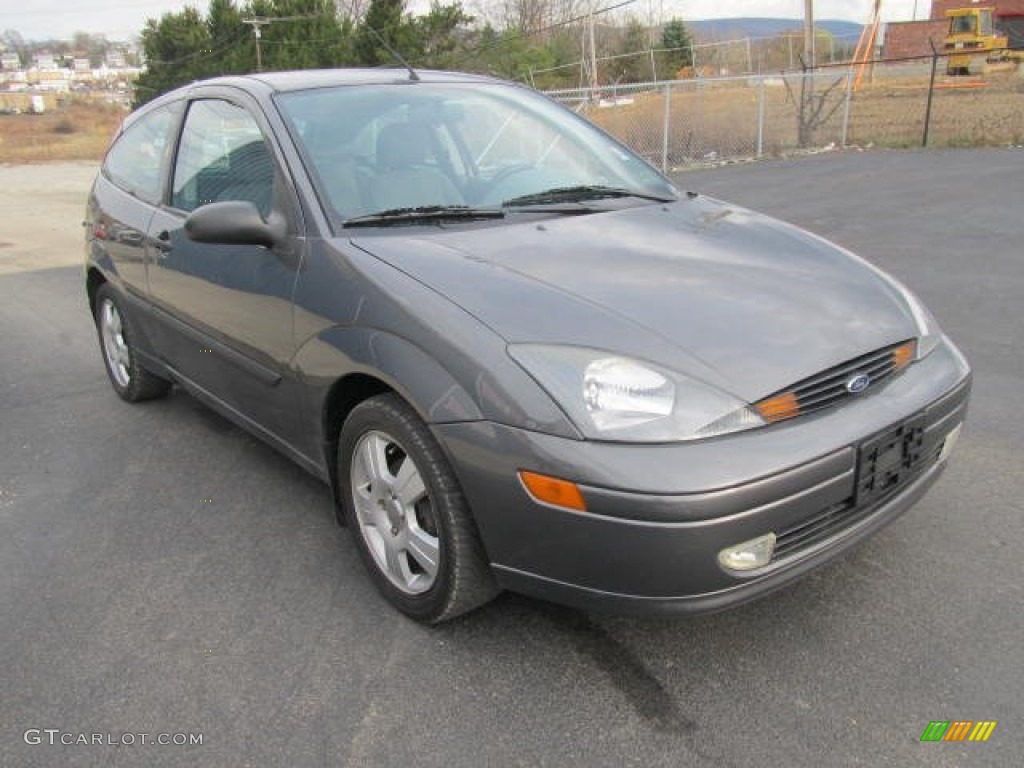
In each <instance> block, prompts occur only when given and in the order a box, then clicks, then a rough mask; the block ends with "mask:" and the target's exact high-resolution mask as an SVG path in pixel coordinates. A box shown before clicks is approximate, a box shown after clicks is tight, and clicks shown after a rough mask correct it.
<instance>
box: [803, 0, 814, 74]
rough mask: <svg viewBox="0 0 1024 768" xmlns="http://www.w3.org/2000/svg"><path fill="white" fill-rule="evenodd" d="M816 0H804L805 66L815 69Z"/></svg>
mask: <svg viewBox="0 0 1024 768" xmlns="http://www.w3.org/2000/svg"><path fill="white" fill-rule="evenodd" d="M814 48H815V45H814V0H804V66H805V67H806V68H807V69H814V66H815V63H816V57H815V50H814Z"/></svg>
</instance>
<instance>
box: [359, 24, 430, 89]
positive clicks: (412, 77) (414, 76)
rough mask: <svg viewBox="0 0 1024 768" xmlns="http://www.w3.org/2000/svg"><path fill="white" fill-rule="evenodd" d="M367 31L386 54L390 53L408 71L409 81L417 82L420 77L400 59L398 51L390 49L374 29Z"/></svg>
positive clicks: (400, 55) (409, 65) (408, 64)
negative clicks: (382, 47)
mask: <svg viewBox="0 0 1024 768" xmlns="http://www.w3.org/2000/svg"><path fill="white" fill-rule="evenodd" d="M367 29H368V30H370V32H371V33H372V34H373V36H374V37H376V38H377V42H378V43H380V44H381V45H383V46H384V48H385V49H386V50H387V52H388V53H390V54H391V55H392V56H394V57H395V59H397V60H398V62H399V63H400V64H401V65H402V66H403V67H405V68H406V69H407V70H409V79H410V80H415V81H417V82H419V79H420V76H419V75H417V74H416V70H415V69H413V68H412V64H410V63H409V62H408V61H406V60H405V59H403V58H402V54H400V53H399V52H398V51H396V50H395V49H394V48H392V47H391V46H390V45H388V41H387V40H385V39H384V38H383V37H382V36H381V34H380V33H379V32H378V31H377V30H376V29H374V28H373V27H367Z"/></svg>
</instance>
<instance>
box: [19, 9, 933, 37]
mask: <svg viewBox="0 0 1024 768" xmlns="http://www.w3.org/2000/svg"><path fill="white" fill-rule="evenodd" d="M615 2H616V0H605V2H601V0H598V3H599V5H602V6H603V5H613V4H614V3H615ZM413 3H415V5H414V6H413V7H427V6H428V5H429V0H413ZM491 3H495V4H497V3H500V0H468V1H467V0H463V5H464V6H465V7H467V8H469V9H470V10H471V11H472V10H473V9H474V8H478V7H480V5H481V4H484V5H487V4H491ZM650 3H654V6H653V7H654V9H655V12H657V9H659V8H663V9H664V10H663V13H664V15H665V16H666V17H670V16H672V15H673V14H678V15H680V16H682V17H683V18H684V19H720V18H729V17H738V16H762V17H778V18H802V17H803V9H804V0H737V1H735V2H723V0H637V2H636V4H635V6H634V7H635V8H636V11H637V13H639V14H646V13H647V12H648V8H650V7H651V6H650ZM186 5H192V6H195V7H197V8H198V9H199V10H200V11H201V12H202V13H205V12H206V6H207V2H206V0H177V2H176V1H175V0H0V30H4V29H16V30H18V31H19V32H21V34H22V35H23V36H24V37H25V38H26V39H29V40H41V39H47V38H58V39H59V38H70V37H71V36H72V35H73V34H74V33H75V32H77V31H80V30H81V31H84V32H89V33H92V34H96V33H102V34H105V35H106V36H107V37H108V38H109V39H111V40H126V39H129V38H132V37H135V36H136V35H138V33H139V31H140V30H141V29H142V26H143V25H144V24H145V22H146V19H147V18H149V17H154V18H159V16H160V15H161V14H163V13H167V12H169V11H180V10H181V9H182V8H184V7H185V6H186ZM872 5H873V3H872V0H815V3H814V8H815V14H816V16H817V18H819V19H845V20H847V21H858V22H864V21H866V20H867V18H868V16H869V15H870V12H871V8H872ZM915 7H916V8H917V17H918V18H924V17H926V16H927V14H928V11H929V8H930V7H931V2H930V0H918V1H917V2H915V0H885V2H884V3H883V16H884V18H886V19H889V20H906V19H910V18H911V16H912V14H913V13H914V9H915Z"/></svg>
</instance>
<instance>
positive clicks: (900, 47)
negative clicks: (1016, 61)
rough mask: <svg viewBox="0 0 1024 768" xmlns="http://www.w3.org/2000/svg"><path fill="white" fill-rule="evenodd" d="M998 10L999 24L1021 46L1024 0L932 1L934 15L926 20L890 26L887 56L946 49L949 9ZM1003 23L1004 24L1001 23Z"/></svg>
mask: <svg viewBox="0 0 1024 768" xmlns="http://www.w3.org/2000/svg"><path fill="white" fill-rule="evenodd" d="M971 6H978V7H979V8H995V9H996V26H997V27H1000V26H1002V27H1005V28H1006V32H1008V33H1009V34H1010V47H1011V48H1013V47H1019V46H1020V45H1021V44H1024V43H1022V42H1021V41H1020V40H1018V37H1019V34H1015V33H1014V30H1017V29H1021V28H1022V27H1024V0H932V11H931V16H930V18H928V19H925V20H923V21H899V22H890V23H889V24H888V25H886V30H885V44H884V47H883V56H884V58H886V59H902V58H906V57H908V56H929V55H931V52H932V49H931V46H930V45H929V44H928V41H929V39H930V40H931V41H932V42H933V43H935V47H936V48H938V49H939V50H942V42H943V40H944V39H945V37H946V31H947V29H948V28H949V22H948V21H947V19H946V11H952V10H954V9H957V8H970V7H971ZM1000 22H1002V23H1000Z"/></svg>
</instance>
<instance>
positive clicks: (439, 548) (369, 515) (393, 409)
mask: <svg viewBox="0 0 1024 768" xmlns="http://www.w3.org/2000/svg"><path fill="white" fill-rule="evenodd" d="M338 488H339V491H340V493H341V503H342V505H343V506H344V509H345V517H346V520H347V523H348V527H349V529H350V530H351V531H352V536H353V538H354V539H355V543H356V547H357V549H358V550H359V554H360V556H361V557H362V559H363V563H364V564H365V565H366V568H367V570H368V571H369V573H370V577H371V579H372V580H373V582H374V584H375V585H376V587H377V589H378V590H380V592H381V593H382V594H383V595H384V597H386V598H387V599H388V601H389V602H390V603H391V604H392V605H394V606H395V607H396V608H397V609H398V610H400V611H401V612H402V613H405V614H406V615H408V616H410V617H412V618H414V619H416V620H417V621H421V622H424V623H428V624H436V623H439V622H442V621H447V620H448V619H451V618H454V617H455V616H458V615H460V614H463V613H465V612H467V611H470V610H472V609H474V608H477V607H478V606H480V605H483V604H484V603H486V602H487V601H489V600H490V599H492V598H493V597H494V596H495V595H496V594H497V593H498V591H499V590H498V587H497V584H496V583H495V581H494V576H493V574H492V573H491V570H490V567H489V566H488V561H487V557H486V555H485V553H484V549H483V545H482V544H481V543H480V537H479V534H478V533H477V530H476V525H475V524H474V522H473V518H472V515H471V514H470V512H469V507H468V504H467V503H466V499H465V497H464V496H463V494H462V491H461V489H460V488H459V484H458V481H457V479H456V477H455V474H454V473H453V472H452V469H451V467H450V466H449V464H448V461H447V459H446V458H445V456H444V454H443V452H442V451H441V448H440V446H439V445H438V444H437V441H436V440H435V439H434V436H433V435H432V434H431V433H430V431H429V430H428V429H427V427H426V425H425V424H424V423H423V421H422V420H420V418H419V416H418V415H417V414H416V412H415V411H414V410H413V409H412V408H411V407H409V405H408V404H407V403H405V402H404V401H403V400H402V399H401V398H399V397H398V396H397V395H394V394H385V395H378V396H376V397H372V398H370V399H368V400H365V401H363V402H362V403H360V404H359V405H357V406H356V407H355V408H354V409H353V410H352V412H351V413H350V414H349V417H348V418H347V419H346V420H345V424H344V425H343V426H342V428H341V435H340V438H339V441H338Z"/></svg>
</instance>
